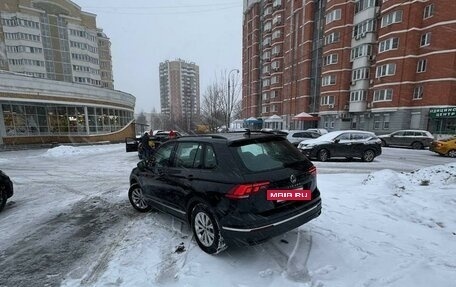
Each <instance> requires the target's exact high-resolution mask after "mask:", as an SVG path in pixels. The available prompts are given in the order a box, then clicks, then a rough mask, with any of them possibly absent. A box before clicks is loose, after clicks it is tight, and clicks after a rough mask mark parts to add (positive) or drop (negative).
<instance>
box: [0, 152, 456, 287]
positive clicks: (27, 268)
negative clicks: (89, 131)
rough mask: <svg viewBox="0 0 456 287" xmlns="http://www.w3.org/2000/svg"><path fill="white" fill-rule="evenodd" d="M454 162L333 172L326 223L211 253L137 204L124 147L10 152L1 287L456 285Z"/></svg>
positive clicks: (325, 183)
mask: <svg viewBox="0 0 456 287" xmlns="http://www.w3.org/2000/svg"><path fill="white" fill-rule="evenodd" d="M417 152H418V153H419V155H420V158H422V159H423V162H425V161H426V156H428V155H429V159H434V158H435V157H433V154H432V153H431V152H429V151H427V152H429V154H426V153H424V152H425V151H417ZM391 153H393V156H392V157H394V153H397V154H398V155H399V154H400V155H401V156H403V157H404V154H406V155H407V156H408V155H410V156H412V155H414V151H406V152H403V151H401V150H397V151H396V150H391ZM415 160H416V159H415ZM439 160H441V159H439ZM376 162H377V164H378V163H382V157H379V158H378V159H376ZM448 162H449V163H447V164H440V165H435V166H430V167H426V168H420V169H417V170H414V171H413V170H412V171H410V169H409V167H408V166H407V168H406V169H404V170H407V171H408V172H401V171H397V169H396V168H398V167H399V166H400V163H397V164H395V165H394V166H395V169H396V170H395V171H393V170H379V171H373V172H370V173H369V167H370V166H371V165H369V164H368V163H350V164H349V165H347V164H346V163H344V162H331V163H328V165H327V166H328V167H329V168H331V169H333V168H334V169H335V168H337V169H338V170H340V173H336V174H322V173H320V174H319V175H318V185H319V188H320V190H321V194H322V200H323V213H322V215H321V216H320V217H319V218H317V219H316V220H313V221H312V222H310V223H309V224H306V225H304V226H302V227H300V228H299V229H296V230H293V231H291V232H288V233H287V234H284V235H283V236H279V237H277V238H274V239H272V240H270V241H268V242H266V243H263V244H261V245H257V246H252V247H244V248H229V249H228V250H226V251H225V252H223V253H222V254H219V255H217V256H210V255H207V254H205V253H204V252H202V251H201V250H200V249H199V248H198V246H197V245H196V243H195V242H194V240H193V239H192V235H191V232H190V231H189V230H188V227H187V226H186V225H184V224H182V223H180V222H178V221H175V220H173V218H172V217H170V216H168V215H165V214H161V213H157V212H150V213H147V214H140V213H138V212H135V211H134V209H133V208H132V207H131V206H130V205H129V202H128V198H127V190H128V176H129V173H130V171H131V169H132V168H133V167H134V166H135V165H136V163H137V156H136V155H135V154H134V153H125V148H124V145H122V144H120V145H105V146H93V147H90V146H88V147H69V146H67V147H58V148H54V149H50V150H34V151H17V152H4V153H0V169H2V170H4V171H5V172H6V173H7V174H8V175H9V176H10V177H11V178H12V179H13V181H14V183H15V188H16V190H15V192H16V193H15V195H14V197H13V198H12V199H11V200H10V201H9V202H8V204H7V206H6V208H5V210H4V211H3V212H2V213H0V286H69V287H71V286H218V287H222V286H305V287H323V286H329V287H338V286H341V287H342V286H350V287H352V286H363V287H364V286H372V287H374V286H401V287H403V286H414V287H415V286H422V287H425V286H426V287H428V286H439V287H440V286H443V287H446V286H448V287H450V286H455V285H454V284H455V283H454V282H456V261H455V260H454V258H456V217H455V216H454V210H455V207H456V163H455V162H454V161H453V162H452V161H450V160H449V161H448ZM374 163H375V162H374ZM384 164H385V165H388V164H386V163H384ZM318 165H319V166H321V170H324V169H325V163H318ZM336 165H337V167H336ZM352 169H354V170H356V171H355V173H352ZM362 169H363V170H364V171H365V172H364V173H360V170H362ZM332 171H333V170H332Z"/></svg>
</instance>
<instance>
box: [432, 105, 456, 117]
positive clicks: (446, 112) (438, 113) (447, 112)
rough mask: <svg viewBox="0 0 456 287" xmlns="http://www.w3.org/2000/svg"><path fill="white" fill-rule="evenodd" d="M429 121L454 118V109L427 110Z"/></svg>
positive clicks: (455, 110) (455, 111)
mask: <svg viewBox="0 0 456 287" xmlns="http://www.w3.org/2000/svg"><path fill="white" fill-rule="evenodd" d="M429 117H430V118H431V119H441V118H456V107H449V108H432V109H430V110H429Z"/></svg>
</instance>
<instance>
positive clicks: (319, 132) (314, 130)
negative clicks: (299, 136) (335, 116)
mask: <svg viewBox="0 0 456 287" xmlns="http://www.w3.org/2000/svg"><path fill="white" fill-rule="evenodd" d="M306 131H309V132H316V133H318V134H320V135H324V134H327V133H328V130H326V129H307V130H306Z"/></svg>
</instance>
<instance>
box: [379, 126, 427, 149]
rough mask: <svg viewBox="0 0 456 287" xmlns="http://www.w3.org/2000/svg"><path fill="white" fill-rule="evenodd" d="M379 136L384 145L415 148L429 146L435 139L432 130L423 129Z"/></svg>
mask: <svg viewBox="0 0 456 287" xmlns="http://www.w3.org/2000/svg"><path fill="white" fill-rule="evenodd" d="M378 137H379V138H380V139H381V140H382V146H402V147H411V148H413V149H423V148H425V147H429V146H430V144H431V142H432V141H433V140H434V136H433V135H432V134H431V133H430V132H428V131H422V130H400V131H395V132H393V133H391V134H387V135H382V136H378Z"/></svg>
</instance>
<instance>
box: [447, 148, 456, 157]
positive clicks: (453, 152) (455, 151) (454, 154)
mask: <svg viewBox="0 0 456 287" xmlns="http://www.w3.org/2000/svg"><path fill="white" fill-rule="evenodd" d="M448 156H449V157H456V149H452V150H450V151H449V152H448Z"/></svg>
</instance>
